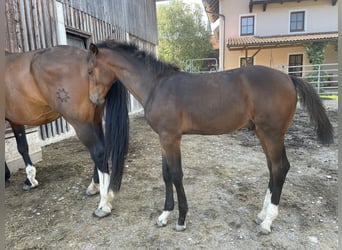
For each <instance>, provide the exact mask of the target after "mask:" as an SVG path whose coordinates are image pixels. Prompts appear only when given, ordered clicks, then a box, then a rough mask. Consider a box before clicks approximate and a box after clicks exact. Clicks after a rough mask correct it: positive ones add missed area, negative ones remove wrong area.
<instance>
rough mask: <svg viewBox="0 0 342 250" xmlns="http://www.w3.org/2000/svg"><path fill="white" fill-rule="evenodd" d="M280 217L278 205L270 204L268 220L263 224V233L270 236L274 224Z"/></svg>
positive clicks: (267, 212) (267, 213)
mask: <svg viewBox="0 0 342 250" xmlns="http://www.w3.org/2000/svg"><path fill="white" fill-rule="evenodd" d="M277 216H278V205H274V204H272V203H271V204H269V205H268V207H267V211H266V218H265V219H264V221H263V222H261V224H260V227H261V232H262V233H265V234H269V233H270V232H271V226H272V222H273V220H274V219H275V218H277Z"/></svg>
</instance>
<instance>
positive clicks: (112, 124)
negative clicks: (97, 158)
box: [104, 81, 129, 192]
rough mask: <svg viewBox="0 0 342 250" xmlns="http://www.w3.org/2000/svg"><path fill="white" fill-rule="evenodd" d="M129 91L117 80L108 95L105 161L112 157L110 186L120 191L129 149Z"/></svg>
mask: <svg viewBox="0 0 342 250" xmlns="http://www.w3.org/2000/svg"><path fill="white" fill-rule="evenodd" d="M127 99H128V92H127V89H126V88H125V87H124V86H123V85H122V83H121V82H120V81H116V82H115V83H114V84H113V85H112V87H111V88H110V90H109V91H108V94H107V96H106V119H105V120H106V127H105V157H104V159H105V160H104V162H108V159H109V158H110V157H111V158H112V173H111V178H110V187H111V188H112V189H113V191H115V192H118V191H119V190H120V186H121V180H122V175H123V170H124V164H125V156H126V155H127V151H128V139H129V117H128V108H127Z"/></svg>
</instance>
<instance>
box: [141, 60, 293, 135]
mask: <svg viewBox="0 0 342 250" xmlns="http://www.w3.org/2000/svg"><path fill="white" fill-rule="evenodd" d="M153 100H154V101H153V103H154V104H153V105H152V107H153V108H152V109H151V111H149V112H150V114H148V116H149V115H151V116H158V117H159V119H158V121H157V122H156V121H154V123H156V124H154V127H155V130H158V129H161V128H162V127H163V128H164V127H165V126H168V127H170V129H172V127H174V128H177V129H178V133H182V134H208V135H210V134H224V133H228V132H231V131H234V130H236V129H239V128H241V127H243V126H245V125H246V124H247V123H248V122H249V121H252V122H254V123H259V122H260V123H261V122H262V123H265V122H270V123H272V122H273V120H272V119H275V120H276V119H280V118H279V117H281V119H283V121H281V122H282V123H284V124H283V125H281V127H284V128H285V127H287V126H288V125H287V124H285V123H286V121H285V120H288V119H290V118H291V117H292V116H293V114H294V110H295V107H296V90H295V87H294V85H293V83H292V81H291V80H290V78H289V77H288V76H287V75H286V74H284V73H282V72H280V71H277V70H273V69H270V68H267V67H262V66H254V67H248V68H241V69H234V70H229V71H223V72H218V73H209V74H189V73H184V72H179V73H177V74H174V75H172V76H169V77H165V78H164V79H162V80H161V83H160V87H159V88H158V91H157V94H156V96H155V97H154V99H153ZM163 114H168V115H167V116H166V115H165V116H163ZM148 116H147V119H148ZM266 118H267V119H268V120H267V119H266ZM154 120H155V119H154ZM170 124H173V125H172V126H171V125H170ZM151 126H153V124H151ZM175 130H176V129H175Z"/></svg>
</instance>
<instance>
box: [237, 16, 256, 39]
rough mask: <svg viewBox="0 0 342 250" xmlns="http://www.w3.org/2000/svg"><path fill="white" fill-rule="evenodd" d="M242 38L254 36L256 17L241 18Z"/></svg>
mask: <svg viewBox="0 0 342 250" xmlns="http://www.w3.org/2000/svg"><path fill="white" fill-rule="evenodd" d="M240 32H241V36H250V35H254V16H243V17H241V30H240Z"/></svg>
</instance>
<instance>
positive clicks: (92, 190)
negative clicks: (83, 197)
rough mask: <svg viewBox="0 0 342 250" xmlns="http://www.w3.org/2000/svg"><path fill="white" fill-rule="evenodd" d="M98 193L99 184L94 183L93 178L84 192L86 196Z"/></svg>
mask: <svg viewBox="0 0 342 250" xmlns="http://www.w3.org/2000/svg"><path fill="white" fill-rule="evenodd" d="M98 193H100V184H98V183H95V182H94V181H93V180H92V181H91V183H90V185H89V186H88V188H87V190H86V194H87V195H88V196H93V195H96V194H98Z"/></svg>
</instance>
